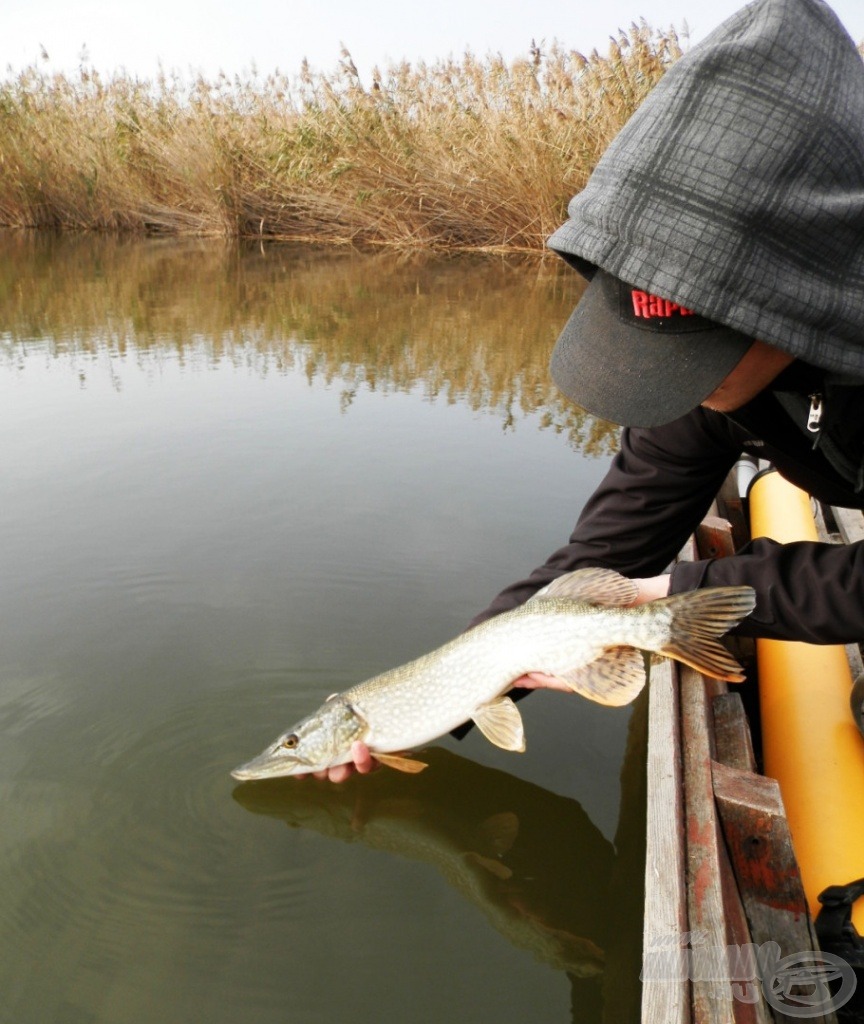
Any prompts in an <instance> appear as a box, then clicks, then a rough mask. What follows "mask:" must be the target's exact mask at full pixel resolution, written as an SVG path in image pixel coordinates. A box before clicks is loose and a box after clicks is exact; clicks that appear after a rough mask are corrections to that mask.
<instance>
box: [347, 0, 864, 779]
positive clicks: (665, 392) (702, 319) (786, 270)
mask: <svg viewBox="0 0 864 1024" xmlns="http://www.w3.org/2000/svg"><path fill="white" fill-rule="evenodd" d="M568 212H569V219H568V220H567V222H566V223H565V224H564V225H563V226H562V227H561V228H559V230H558V231H556V232H555V233H554V234H553V235H552V237H551V238H550V239H549V243H548V244H549V246H550V248H551V249H553V250H554V251H555V252H557V253H558V254H560V255H561V256H562V257H563V258H564V259H565V260H566V261H567V262H568V263H569V264H571V265H572V266H573V267H574V268H575V269H576V270H577V271H579V272H580V273H581V274H582V275H583V276H584V277H585V278H586V279H587V281H588V284H587V287H586V289H585V291H584V293H583V296H582V298H581V299H580V301H579V303H578V305H577V306H576V309H575V310H574V312H573V315H572V316H571V318H570V320H569V321H568V323H567V324H566V326H565V327H564V329H563V332H562V333H561V336H560V338H559V339H558V341H557V344H556V346H555V348H554V351H553V354H552V360H551V372H552V376H553V378H554V380H555V382H556V384H557V386H558V387H559V389H560V390H561V391H562V392H563V393H564V394H565V395H566V396H567V397H568V398H570V399H571V400H572V401H574V402H575V403H577V404H578V405H580V406H582V407H584V408H585V409H587V410H588V411H589V412H590V413H592V414H594V415H595V416H598V417H601V418H604V419H607V420H611V421H613V422H616V423H619V424H621V425H622V426H623V427H624V429H623V432H622V435H621V444H620V451H619V452H618V454H617V455H616V457H615V458H614V460H613V462H612V464H611V466H610V469H609V471H608V473H607V475H606V477H605V479H604V480H603V481H602V483H601V484H600V486H599V487H598V488H597V490H596V491H595V493H594V494H593V495H592V497H591V498H590V499H589V500H588V502H587V504H586V506H585V508H584V509H583V511H582V514H581V515H580V517H579V520H578V522H577V525H576V528H575V530H574V532H573V534H572V535H571V537H570V540H569V542H568V543H567V544H566V545H565V546H563V547H562V548H560V549H559V550H558V551H556V552H555V553H554V554H552V555H551V557H550V558H549V559H548V560H547V561H546V563H545V564H544V565H542V566H540V567H539V568H538V569H536V570H534V572H532V573H531V574H530V575H529V576H527V577H526V578H525V579H523V580H520V581H518V582H516V583H514V584H512V585H511V586H509V587H507V588H506V589H505V590H504V591H502V592H501V593H500V594H499V595H498V596H497V597H496V598H495V599H494V600H493V601H492V602H491V604H490V605H489V606H488V608H486V609H485V610H484V611H483V612H481V613H480V614H479V615H478V616H476V617H475V619H474V620H473V621H472V624H471V625H474V624H476V623H478V622H481V621H483V620H484V619H486V618H489V617H490V616H492V615H495V614H498V613H500V612H503V611H505V610H507V609H509V608H513V607H515V606H517V605H519V604H521V603H522V602H524V601H526V600H527V599H528V598H529V597H531V595H532V594H534V593H535V592H536V591H537V590H539V589H540V588H541V587H543V586H545V585H546V584H547V583H549V582H550V581H551V580H552V579H554V578H555V577H556V576H558V575H561V574H563V573H565V572H570V571H572V570H574V569H577V568H582V567H589V566H604V567H607V568H611V569H615V570H617V571H618V572H620V573H623V574H624V575H626V576H629V577H631V578H633V579H636V580H637V582H638V586H639V598H638V600H637V603H642V602H644V601H648V600H653V599H655V598H658V597H662V596H665V595H666V594H675V593H681V592H684V591H690V590H695V589H698V588H701V587H709V586H719V585H737V584H746V585H748V586H751V587H753V588H754V590H755V591H756V597H757V600H756V608H755V610H754V612H753V613H752V614H751V615H750V616H749V617H748V618H747V619H745V620H744V622H743V623H742V624H741V625H740V626H739V627H738V629H737V632H738V633H740V634H743V635H750V636H761V637H772V638H776V639H786V640H800V641H806V642H810V643H817V644H835V643H848V642H856V641H859V640H864V544H851V545H829V544H821V543H809V542H807V543H795V544H785V545H781V544H777V543H775V542H774V541H771V540H767V539H759V540H756V541H753V542H752V543H750V544H749V545H747V547H745V548H744V549H742V550H741V551H739V552H737V553H736V554H735V555H733V556H731V557H727V558H723V559H718V560H710V559H707V560H702V561H695V562H689V563H678V564H676V565H674V567H673V568H672V569H671V571H669V569H668V566H669V565H670V563H672V562H673V559H674V558H675V555H676V554H677V552H678V551H679V550H680V548H681V546H682V544H683V543H684V542H685V540H686V539H687V537H688V536H689V535H690V534H691V533H692V531H693V530H694V529H695V527H696V526H697V525H698V523H699V522H700V520H701V519H702V518H703V516H704V515H705V513H706V512H707V510H708V507H709V505H710V503H711V501H712V499H713V498H714V496H715V495H716V493H717V491H718V489H719V487H720V485H721V483H722V482H723V480H724V478H725V477H726V475H727V473H728V472H729V470H730V469H731V468H732V466H733V465H734V463H735V462H736V461H737V459H738V458H739V457H740V454H741V452H742V451H744V452H751V453H753V454H755V455H756V456H758V457H759V458H761V459H766V460H768V461H770V462H771V463H772V464H773V465H774V466H775V467H776V469H777V470H779V472H780V473H781V474H782V475H783V476H784V477H786V478H787V479H789V480H790V481H791V482H792V483H794V484H797V485H798V486H800V487H802V488H803V489H805V490H806V491H808V492H809V493H811V494H813V495H814V496H816V497H817V498H818V499H819V500H821V501H823V502H826V503H829V504H832V505H839V506H845V507H851V508H864V63H862V59H861V55H860V54H859V52H858V50H857V49H856V47H855V44H854V43H853V42H852V40H851V39H850V37H849V35H848V34H847V32H846V31H845V29H844V28H843V26H842V25H841V23H840V21H839V20H838V19H837V17H836V15H835V14H834V12H833V11H832V10H831V9H830V8H829V7H828V6H827V5H826V4H825V3H823V2H822V0H755V2H754V3H751V4H749V5H748V6H746V7H744V8H743V9H741V10H739V11H738V12H737V13H736V14H734V15H733V16H732V17H731V18H729V19H728V20H727V21H725V22H724V23H723V24H722V25H720V27H719V28H717V29H715V30H714V32H713V33H711V34H710V35H709V36H708V37H706V38H705V39H704V40H703V42H701V43H700V44H699V45H698V46H695V47H694V48H693V49H692V50H691V51H690V52H689V53H687V54H686V55H685V56H684V57H682V58H681V59H680V60H679V61H678V62H677V63H676V64H674V65H673V66H672V67H671V68H670V69H669V71H668V72H667V73H666V75H665V76H664V77H663V79H661V81H660V82H659V83H658V85H657V86H655V88H654V89H653V90H652V91H651V93H650V94H649V95H648V97H647V98H646V99H645V101H644V102H643V103H642V104H641V106H640V107H639V108H638V109H637V111H636V112H635V113H634V114H633V116H632V117H631V118H630V120H629V121H628V122H627V123H626V125H625V126H624V128H623V129H622V130H621V131H620V132H619V134H618V135H617V136H616V138H615V139H614V140H613V141H612V143H611V144H610V146H609V147H608V149H607V150H606V152H605V153H604V155H603V157H602V158H601V160H600V161H599V163H598V165H597V167H596V169H595V170H594V172H593V174H592V175H591V177H590V179H589V181H588V183H587V185H586V187H585V188H584V189H583V191H582V192H581V193H580V194H579V195H577V196H576V197H575V198H574V199H573V200H572V201H571V203H570V206H569V210H568ZM515 685H516V687H517V688H522V689H530V688H537V687H539V686H551V687H557V688H564V687H563V685H562V684H559V683H558V682H557V681H556V680H553V679H551V678H548V677H543V676H530V677H529V676H525V677H522V678H521V679H519V680H517V681H516V684H515ZM354 757H355V763H354V765H353V766H351V765H348V766H340V767H339V768H333V769H330V772H329V777H330V778H331V779H332V780H334V781H340V780H341V779H343V778H345V777H347V775H349V774H351V772H352V771H354V770H357V771H360V772H366V771H369V770H370V769H371V768H372V766H373V761H372V759H371V757H370V755H369V752H368V750H366V748H365V747H363V745H362V744H360V745H358V746H356V747H355V749H354Z"/></svg>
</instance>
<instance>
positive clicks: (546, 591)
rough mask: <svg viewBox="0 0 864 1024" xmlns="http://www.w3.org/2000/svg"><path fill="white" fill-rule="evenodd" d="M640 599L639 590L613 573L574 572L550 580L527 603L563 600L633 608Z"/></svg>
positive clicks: (594, 571)
mask: <svg viewBox="0 0 864 1024" xmlns="http://www.w3.org/2000/svg"><path fill="white" fill-rule="evenodd" d="M638 596H639V587H638V586H637V585H636V584H635V583H634V582H633V580H628V579H627V577H626V576H622V575H621V574H620V573H618V572H614V571H613V570H612V569H577V570H576V571H575V572H568V573H565V574H564V575H563V576H559V577H558V578H557V579H555V580H552V582H551V583H549V584H548V585H547V586H545V587H544V588H543V589H542V590H538V591H537V593H536V594H534V596H533V597H532V598H531V599H530V600H532V601H542V600H544V599H547V598H561V597H566V598H569V599H570V600H571V601H584V602H586V603H588V604H602V605H608V606H610V607H621V606H623V605H628V604H633V602H634V601H635V600H636V598H637V597H638Z"/></svg>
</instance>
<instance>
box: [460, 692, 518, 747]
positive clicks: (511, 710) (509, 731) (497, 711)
mask: <svg viewBox="0 0 864 1024" xmlns="http://www.w3.org/2000/svg"><path fill="white" fill-rule="evenodd" d="M471 717H472V718H473V720H474V724H475V725H476V726H477V728H478V729H479V730H480V732H482V733H483V735H484V736H485V737H486V739H487V740H489V742H490V743H494V744H495V746H496V747H503V749H504V750H516V751H518V752H519V753H520V754H521V753H522V751H523V750H524V749H525V730H524V728H523V726H522V716H521V715H520V714H519V709H518V708H517V707H516V705H515V704H514V703H513V701H512V700H510V698H509V697H499V698H498V699H497V700H493V701H490V702H489V703H488V704H484V705H482V707H479V708H477V710H476V711H475V712H474V714H473V715H472V716H471Z"/></svg>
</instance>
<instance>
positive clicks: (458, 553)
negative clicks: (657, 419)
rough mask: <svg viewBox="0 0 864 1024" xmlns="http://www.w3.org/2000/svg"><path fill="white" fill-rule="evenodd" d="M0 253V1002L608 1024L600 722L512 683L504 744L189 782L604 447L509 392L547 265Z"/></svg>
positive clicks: (489, 546) (626, 714)
mask: <svg viewBox="0 0 864 1024" xmlns="http://www.w3.org/2000/svg"><path fill="white" fill-rule="evenodd" d="M0 253H2V259H0V431H2V437H3V438H4V449H5V451H4V472H3V473H2V475H0V530H2V534H3V537H4V545H3V549H2V556H0V559H2V565H0V580H2V584H0V948H2V949H3V951H4V956H3V958H2V959H0V992H2V993H3V997H2V1001H0V1020H5V1019H8V1020H10V1021H13V1020H14V1021H15V1022H16V1024H30V1022H33V1024H36V1022H43V1021H46V1020H52V1021H62V1022H64V1024H65V1022H70V1024H74V1022H77V1021H85V1020H86V1021H98V1022H103V1021H104V1022H106V1024H107V1022H112V1024H113V1022H115V1021H118V1020H122V1021H124V1022H129V1024H138V1022H141V1024H144V1022H151V1021H155V1020H158V1021H160V1022H163V1021H164V1022H174V1021H177V1022H180V1021H188V1020H190V1019H203V1018H206V1019H207V1020H208V1021H211V1022H221V1021H225V1022H229V1021H230V1022H232V1024H237V1022H246V1021H248V1022H260V1021H261V1020H281V1019H286V1020H291V1021H297V1022H300V1024H307V1022H308V1024H312V1022H317V1021H328V1022H329V1021H334V1022H335V1021H341V1020H344V1019H349V1018H350V1019H353V1020H357V1021H370V1022H372V1021H376V1022H377V1021H379V1020H381V1019H385V1018H389V1017H393V1016H406V1015H410V1017H411V1019H412V1020H416V1021H430V1022H432V1021H439V1020H442V1019H445V1017H446V1018H448V1019H450V1020H453V1021H466V1022H474V1021H480V1020H487V1019H491V1018H492V1017H493V1016H494V1019H496V1020H497V1021H501V1022H506V1021H510V1020H512V1021H517V1020H518V1021H523V1020H525V1019H530V1020H534V1021H547V1020H548V1021H552V1020H556V1021H558V1020H561V1021H566V1020H570V1019H575V1020H584V1021H588V1022H593V1021H597V1022H598V1024H599V1022H600V1021H602V1020H605V1021H617V1020H622V1021H623V1020H630V1019H633V1005H634V1000H635V1001H636V1002H638V978H637V975H638V944H639V935H640V927H641V922H640V920H639V899H638V896H639V892H640V890H641V865H640V864H639V858H640V841H641V834H642V832H641V825H640V820H641V803H640V798H639V786H640V785H641V782H640V770H641V769H640V765H641V763H642V759H641V757H640V756H639V755H638V753H637V754H632V753H631V755H630V756H629V757H627V758H625V749H626V748H627V742H628V723H629V725H630V744H631V751H633V750H637V751H638V745H639V743H640V742H641V741H640V739H639V737H640V735H641V725H640V719H639V716H638V714H636V715H633V714H631V711H630V709H622V710H620V711H614V710H612V711H610V709H605V708H598V707H595V706H593V705H590V706H589V705H588V704H587V703H586V702H580V701H578V700H576V699H572V700H569V699H567V698H565V697H564V696H563V695H553V694H538V695H535V696H533V697H532V698H531V699H530V700H528V701H525V702H524V703H523V704H522V705H521V707H522V709H524V718H525V722H526V732H527V738H528V752H527V753H526V754H525V755H523V756H517V755H512V754H507V753H506V752H503V751H500V750H497V749H495V748H492V747H490V746H489V744H487V743H486V741H485V740H483V739H482V737H478V736H476V735H472V736H469V737H468V738H467V739H466V740H465V741H464V742H463V743H457V742H456V741H454V740H452V739H450V738H447V739H445V740H442V741H441V743H440V744H436V746H435V748H434V749H433V750H432V751H429V752H426V755H425V756H428V757H430V758H432V766H431V767H430V769H429V770H428V771H427V773H425V774H424V775H423V776H421V777H420V778H419V779H418V780H417V781H416V784H415V783H414V781H413V780H411V779H405V778H402V777H399V776H395V775H391V774H389V773H384V772H381V773H379V774H377V775H376V776H374V777H372V778H370V779H366V780H356V782H355V783H352V784H351V785H350V786H347V787H344V788H343V789H339V788H334V787H330V786H318V785H317V784H314V785H313V784H310V785H309V786H305V785H304V784H297V783H294V784H293V785H294V787H296V788H290V789H289V786H291V785H292V784H291V783H290V782H287V783H282V784H279V783H277V784H274V786H273V787H272V788H269V789H268V788H267V787H265V788H264V789H261V788H260V787H246V788H244V787H240V788H235V787H234V785H233V783H232V781H231V779H230V777H229V775H228V772H229V770H230V768H231V767H232V766H233V765H234V764H236V763H239V761H241V760H243V759H244V757H246V756H248V755H249V753H250V752H253V751H255V750H257V749H258V748H260V746H261V745H262V744H263V742H265V741H267V740H268V739H269V738H271V734H273V733H275V731H277V730H278V729H279V728H281V727H282V726H283V725H285V724H287V723H288V722H290V721H293V720H295V719H297V718H299V717H301V716H302V715H303V714H305V713H306V712H307V711H308V710H310V709H311V708H312V707H314V706H317V704H318V703H320V700H321V698H322V697H323V696H326V695H327V694H328V693H331V692H333V691H336V690H341V689H344V688H345V687H347V686H348V685H351V684H352V683H354V682H357V681H358V680H360V679H362V678H365V677H367V676H369V675H371V674H373V673H374V672H377V671H380V670H382V669H384V668H387V667H390V666H392V665H394V664H397V663H399V662H402V661H405V660H407V659H408V658H410V657H413V656H415V655H417V654H419V653H421V652H422V651H423V650H427V649H429V648H431V647H433V646H435V645H437V644H439V643H442V642H443V641H445V640H446V639H448V638H449V637H450V636H452V635H454V633H456V632H457V631H458V630H460V629H462V628H463V626H464V624H465V622H466V621H467V620H468V619H469V618H470V616H471V615H472V614H473V613H474V612H475V611H477V610H478V609H479V608H481V607H483V605H484V604H485V603H486V602H487V601H488V599H489V598H490V597H491V596H492V595H493V594H494V593H495V592H496V591H497V590H498V589H500V587H501V586H503V585H505V584H506V583H508V582H510V581H511V580H512V579H513V578H516V576H518V575H522V574H524V572H525V571H526V570H528V569H530V568H531V567H532V566H533V565H534V564H536V563H537V562H538V561H539V560H540V559H542V558H543V557H544V556H545V555H546V554H547V553H548V551H549V550H551V549H552V548H553V547H554V546H557V545H558V544H560V543H561V541H562V540H563V539H564V537H565V536H566V532H567V531H568V530H569V529H570V526H571V525H572V521H573V519H574V517H575V515H576V513H577V512H578V509H579V507H580V505H581V503H582V502H583V501H584V499H585V497H587V495H588V494H589V493H590V491H591V489H592V488H593V486H594V484H595V483H596V481H597V479H598V478H599V476H600V475H601V473H602V472H603V469H604V466H605V462H606V456H607V453H608V451H609V450H610V449H611V446H612V445H613V443H614V435H613V434H612V433H611V432H610V431H609V429H608V428H607V427H605V426H604V425H602V424H596V423H594V422H593V421H591V420H590V419H588V418H586V417H584V416H582V415H581V414H579V413H578V412H577V411H576V410H573V409H571V408H568V407H567V406H566V405H565V404H564V403H559V401H558V399H557V397H556V396H555V395H554V393H553V392H552V390H551V388H550V385H549V384H548V380H547V376H546V372H547V371H546V365H547V360H548V351H549V348H550V347H551V344H552V343H553V341H554V337H555V334H556V332H557V330H558V329H559V328H560V325H561V323H563V321H564V320H565V319H566V316H567V315H568V314H569V310H570V307H571V306H572V303H573V301H575V293H574V291H573V289H574V288H575V285H576V281H575V275H573V274H572V272H570V271H566V270H563V271H562V270H560V269H559V268H558V267H557V265H555V264H551V263H550V264H546V263H543V264H538V263H536V262H533V263H530V262H529V263H522V262H518V261H504V260H500V259H474V258H470V259H466V258H459V259H451V260H433V261H425V262H424V261H419V260H417V259H412V260H410V261H400V260H398V259H395V258H394V257H392V256H386V257H385V256H382V255H379V254H373V255H361V254H357V253H349V252H336V253H332V252H331V253H324V252H321V251H313V250H308V249H301V248H288V247H284V248H283V247H273V248H267V249H263V250H261V249H249V250H240V249H235V248H224V247H221V246H218V245H217V246H213V245H203V244H202V245H197V244H191V243H183V244H180V245H178V244H177V243H170V244H169V243H164V242H159V241H151V242H146V243H134V244H132V243H122V242H117V241H110V240H109V241H105V240H98V239H88V238H82V239H73V240H69V239H45V238H32V237H25V236H16V237H13V238H5V239H2V240H0ZM580 446H581V447H580ZM559 698H560V699H559ZM627 765H629V766H630V767H626V766H627ZM634 765H635V768H634V767H633V766H634ZM622 766H624V768H625V770H624V776H623V777H624V785H623V786H622V784H621V782H620V780H619V775H620V773H621V771H622ZM627 780H629V781H627ZM412 785H413V786H414V788H412ZM232 793H233V795H234V799H232ZM249 810H254V811H256V812H262V813H260V814H258V813H256V814H250V813H248V811H249ZM274 818H277V819H281V820H284V821H286V822H289V823H292V824H295V823H298V822H302V824H303V826H304V827H302V828H299V829H293V828H292V829H291V830H285V829H282V830H280V829H277V828H274V821H273V819H274ZM334 837H336V838H339V839H346V838H351V839H357V840H358V841H356V842H352V843H350V844H345V843H343V842H338V843H334V842H333V838H334ZM394 854H395V856H394ZM4 1014H5V1015H6V1017H4V1016H3V1015H4Z"/></svg>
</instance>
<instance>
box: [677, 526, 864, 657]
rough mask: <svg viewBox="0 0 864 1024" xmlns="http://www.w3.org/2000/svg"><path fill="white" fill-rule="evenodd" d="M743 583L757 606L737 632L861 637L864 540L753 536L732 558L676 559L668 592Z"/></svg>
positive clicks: (845, 639) (810, 639)
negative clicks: (838, 541)
mask: <svg viewBox="0 0 864 1024" xmlns="http://www.w3.org/2000/svg"><path fill="white" fill-rule="evenodd" d="M742 583H744V584H747V585H748V586H751V587H753V588H754V590H755V591H756V609H755V611H754V612H753V613H752V614H751V615H750V616H748V617H747V618H746V619H745V620H744V621H743V622H742V623H741V625H740V626H739V627H738V628H737V629H736V630H735V632H736V633H739V634H740V635H742V636H760V637H767V638H769V639H774V640H800V641H803V642H805V643H811V644H846V643H856V642H859V641H861V640H862V639H864V542H859V543H857V544H819V543H815V542H811V541H801V542H798V543H794V544H778V543H777V542H776V541H773V540H767V539H765V538H762V539H761V540H756V541H753V543H751V544H748V545H747V546H746V547H744V548H742V549H741V551H740V552H739V553H738V554H736V555H733V556H732V557H731V558H720V559H716V560H713V561H705V562H690V563H681V564H679V565H677V566H676V567H675V570H674V571H673V573H672V582H671V587H670V591H671V593H673V594H674V593H681V592H683V591H686V590H696V589H698V588H700V587H717V586H726V585H732V584H734V585H737V584H742Z"/></svg>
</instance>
